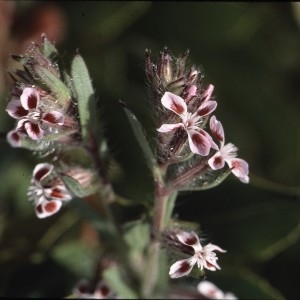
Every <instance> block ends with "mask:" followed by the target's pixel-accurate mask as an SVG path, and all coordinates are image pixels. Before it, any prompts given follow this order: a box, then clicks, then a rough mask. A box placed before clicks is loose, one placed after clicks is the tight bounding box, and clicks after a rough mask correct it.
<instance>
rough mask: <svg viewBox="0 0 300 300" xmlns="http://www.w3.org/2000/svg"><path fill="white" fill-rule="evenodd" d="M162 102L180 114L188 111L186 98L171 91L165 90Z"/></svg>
mask: <svg viewBox="0 0 300 300" xmlns="http://www.w3.org/2000/svg"><path fill="white" fill-rule="evenodd" d="M161 103H162V105H163V106H164V107H165V108H167V109H169V110H172V111H173V112H174V113H175V114H177V115H179V116H181V115H183V114H186V113H187V106H186V103H185V102H184V100H183V99H182V98H181V97H179V96H177V95H175V94H172V93H170V92H165V94H164V95H163V97H162V98H161Z"/></svg>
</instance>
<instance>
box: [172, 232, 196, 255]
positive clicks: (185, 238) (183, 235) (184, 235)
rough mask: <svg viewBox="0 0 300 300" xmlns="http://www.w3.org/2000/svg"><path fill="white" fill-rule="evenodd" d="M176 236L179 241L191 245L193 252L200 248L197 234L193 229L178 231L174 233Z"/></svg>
mask: <svg viewBox="0 0 300 300" xmlns="http://www.w3.org/2000/svg"><path fill="white" fill-rule="evenodd" d="M176 236H177V238H178V240H179V241H180V242H181V243H183V244H185V245H187V246H191V247H193V248H194V250H195V252H199V251H201V250H202V246H201V243H200V241H199V238H198V235H197V234H196V233H195V232H194V231H191V232H186V231H180V232H179V233H178V234H176Z"/></svg>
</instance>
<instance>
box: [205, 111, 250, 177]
mask: <svg viewBox="0 0 300 300" xmlns="http://www.w3.org/2000/svg"><path fill="white" fill-rule="evenodd" d="M210 129H211V132H212V134H213V135H214V136H215V137H216V138H217V139H218V140H219V142H220V145H221V147H220V150H219V151H217V152H216V153H215V154H214V155H213V156H212V157H211V158H210V159H209V160H208V164H209V166H210V167H211V168H212V169H213V170H218V169H222V168H223V167H224V166H225V162H226V163H227V164H228V166H229V168H230V169H231V171H232V173H233V174H234V175H235V176H236V177H237V178H238V179H239V180H240V181H242V182H244V183H248V182H249V176H248V174H249V166H248V163H247V162H246V161H245V160H243V159H240V158H236V157H237V150H238V149H237V147H235V146H234V145H233V144H231V143H228V144H226V145H225V135H224V129H223V126H222V124H221V122H220V121H218V120H217V118H216V117H215V116H212V117H211V118H210Z"/></svg>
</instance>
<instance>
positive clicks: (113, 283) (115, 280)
mask: <svg viewBox="0 0 300 300" xmlns="http://www.w3.org/2000/svg"><path fill="white" fill-rule="evenodd" d="M102 276H103V278H104V280H105V282H107V284H108V285H109V287H110V288H111V289H112V290H113V291H114V292H115V293H116V294H117V295H118V297H120V298H121V299H138V295H137V294H136V293H135V292H134V291H133V290H132V289H131V288H130V287H129V286H128V285H127V284H126V283H125V280H124V278H123V277H122V275H121V272H120V267H118V266H113V267H111V268H108V269H106V270H104V272H103V273H102Z"/></svg>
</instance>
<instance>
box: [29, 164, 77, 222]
mask: <svg viewBox="0 0 300 300" xmlns="http://www.w3.org/2000/svg"><path fill="white" fill-rule="evenodd" d="M53 169H54V166H53V165H51V164H48V163H41V164H38V165H37V166H36V167H35V168H34V170H33V175H32V179H31V185H30V186H29V188H28V198H29V200H30V201H32V202H33V204H34V206H35V212H36V215H37V217H38V218H40V219H43V218H46V217H49V216H51V215H53V214H55V213H57V212H58V211H59V210H60V208H61V206H62V204H63V202H65V201H69V200H71V199H72V197H71V195H70V193H69V192H68V190H67V189H66V187H65V185H64V184H63V182H62V181H61V180H60V179H59V178H57V177H56V178H53V176H52V177H51V175H52V174H51V173H52V171H53Z"/></svg>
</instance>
